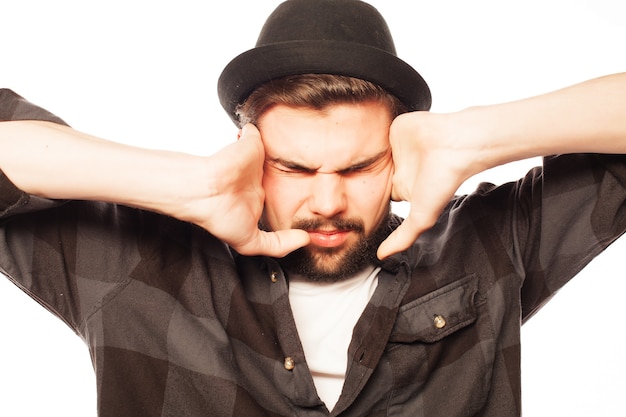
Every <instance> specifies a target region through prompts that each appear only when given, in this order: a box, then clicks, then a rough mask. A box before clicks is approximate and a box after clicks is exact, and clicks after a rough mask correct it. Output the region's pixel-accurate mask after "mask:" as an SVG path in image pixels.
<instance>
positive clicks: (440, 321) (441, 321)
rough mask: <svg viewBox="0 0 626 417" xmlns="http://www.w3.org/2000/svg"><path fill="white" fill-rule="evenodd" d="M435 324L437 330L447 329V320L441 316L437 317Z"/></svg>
mask: <svg viewBox="0 0 626 417" xmlns="http://www.w3.org/2000/svg"><path fill="white" fill-rule="evenodd" d="M433 323H434V324H435V327H436V328H437V329H443V328H444V327H446V319H445V318H444V317H443V316H440V315H436V316H435V318H434V320H433Z"/></svg>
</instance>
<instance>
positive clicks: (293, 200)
mask: <svg viewBox="0 0 626 417" xmlns="http://www.w3.org/2000/svg"><path fill="white" fill-rule="evenodd" d="M304 189H305V187H303V186H302V185H300V186H298V185H297V184H294V181H289V180H288V179H285V178H281V177H277V176H274V175H264V176H263V190H264V191H265V212H264V218H265V221H266V222H267V223H268V224H269V226H270V227H272V229H274V230H278V229H285V228H288V227H290V226H291V222H292V220H293V218H294V217H295V214H296V212H297V211H298V208H299V207H300V206H301V205H302V201H303V196H302V195H301V194H302V193H303V191H304Z"/></svg>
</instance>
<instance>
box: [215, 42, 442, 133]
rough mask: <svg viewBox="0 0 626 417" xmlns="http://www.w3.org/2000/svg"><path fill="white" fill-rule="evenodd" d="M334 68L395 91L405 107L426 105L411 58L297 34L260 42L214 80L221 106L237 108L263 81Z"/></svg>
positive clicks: (421, 81) (230, 111) (423, 107)
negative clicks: (286, 39) (283, 39)
mask: <svg viewBox="0 0 626 417" xmlns="http://www.w3.org/2000/svg"><path fill="white" fill-rule="evenodd" d="M299 74H335V75H345V76H350V77H355V78H360V79H364V80H367V81H370V82H373V83H374V84H378V85H379V86H381V87H383V88H384V89H386V90H387V91H389V92H390V93H391V94H393V95H395V96H396V97H397V98H398V99H399V100H400V101H401V102H402V103H404V104H405V105H406V106H407V107H408V109H409V110H428V109H430V105H431V94H430V89H429V88H428V85H427V84H426V82H425V81H424V79H423V78H422V77H421V75H419V74H418V73H417V71H415V69H413V67H411V66H410V65H409V64H407V63H406V62H404V61H403V60H401V59H400V58H398V57H397V56H395V55H393V54H390V53H388V52H385V51H383V50H381V49H378V48H374V47H370V46H367V45H363V44H355V43H354V42H342V41H326V40H324V41H319V40H299V41H289V42H281V43H274V44H271V45H264V46H259V47H256V48H254V49H251V50H249V51H246V52H244V53H242V54H241V55H239V56H237V57H236V58H234V59H233V60H232V61H231V62H230V63H229V64H228V65H227V66H226V68H224V71H222V74H221V75H220V77H219V80H218V96H219V99H220V103H221V104H222V107H224V109H225V110H226V112H227V113H228V115H229V116H230V118H231V119H232V120H233V121H234V122H235V124H238V120H237V116H236V114H235V109H236V107H237V105H239V104H240V103H242V102H243V101H244V100H245V99H246V98H247V97H248V96H249V95H250V93H252V91H254V89H255V88H257V87H258V86H260V85H261V84H263V83H265V82H267V81H270V80H273V79H277V78H282V77H285V76H289V75H299Z"/></svg>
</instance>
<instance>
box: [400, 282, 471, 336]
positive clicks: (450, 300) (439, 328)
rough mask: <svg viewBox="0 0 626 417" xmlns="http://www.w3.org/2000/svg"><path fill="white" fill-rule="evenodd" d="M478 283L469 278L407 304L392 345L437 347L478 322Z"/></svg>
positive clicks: (402, 311) (402, 308) (402, 310)
mask: <svg viewBox="0 0 626 417" xmlns="http://www.w3.org/2000/svg"><path fill="white" fill-rule="evenodd" d="M477 302H478V279H477V277H476V276H475V275H469V276H466V277H464V278H461V279H460V280H457V281H454V282H453V283H451V284H449V285H446V286H444V287H442V288H440V289H438V290H436V291H433V292H431V293H429V294H427V295H425V296H423V297H420V298H418V299H417V300H414V301H412V302H410V303H408V304H405V305H404V306H402V307H401V308H400V310H399V311H398V317H397V319H396V323H395V326H394V330H393V332H392V335H391V338H390V342H392V343H413V342H423V343H434V342H437V341H439V340H441V339H443V338H444V337H446V336H449V335H450V334H452V333H454V332H456V331H458V330H460V329H462V328H464V327H466V326H469V325H470V324H472V323H474V322H475V321H476V317H477V307H476V305H477Z"/></svg>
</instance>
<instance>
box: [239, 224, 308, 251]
mask: <svg viewBox="0 0 626 417" xmlns="http://www.w3.org/2000/svg"><path fill="white" fill-rule="evenodd" d="M310 241H311V238H310V237H309V234H308V233H307V232H305V231H304V230H300V229H287V230H279V231H276V232H266V231H263V230H258V233H257V235H256V236H255V238H254V239H253V240H252V241H250V242H249V243H247V244H246V245H243V246H240V247H237V248H235V249H236V250H237V251H238V252H239V253H241V254H242V255H267V256H272V257H275V258H282V257H283V256H285V255H287V254H288V253H290V252H293V251H294V250H296V249H298V248H301V247H303V246H306V245H308V244H309V243H310Z"/></svg>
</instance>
